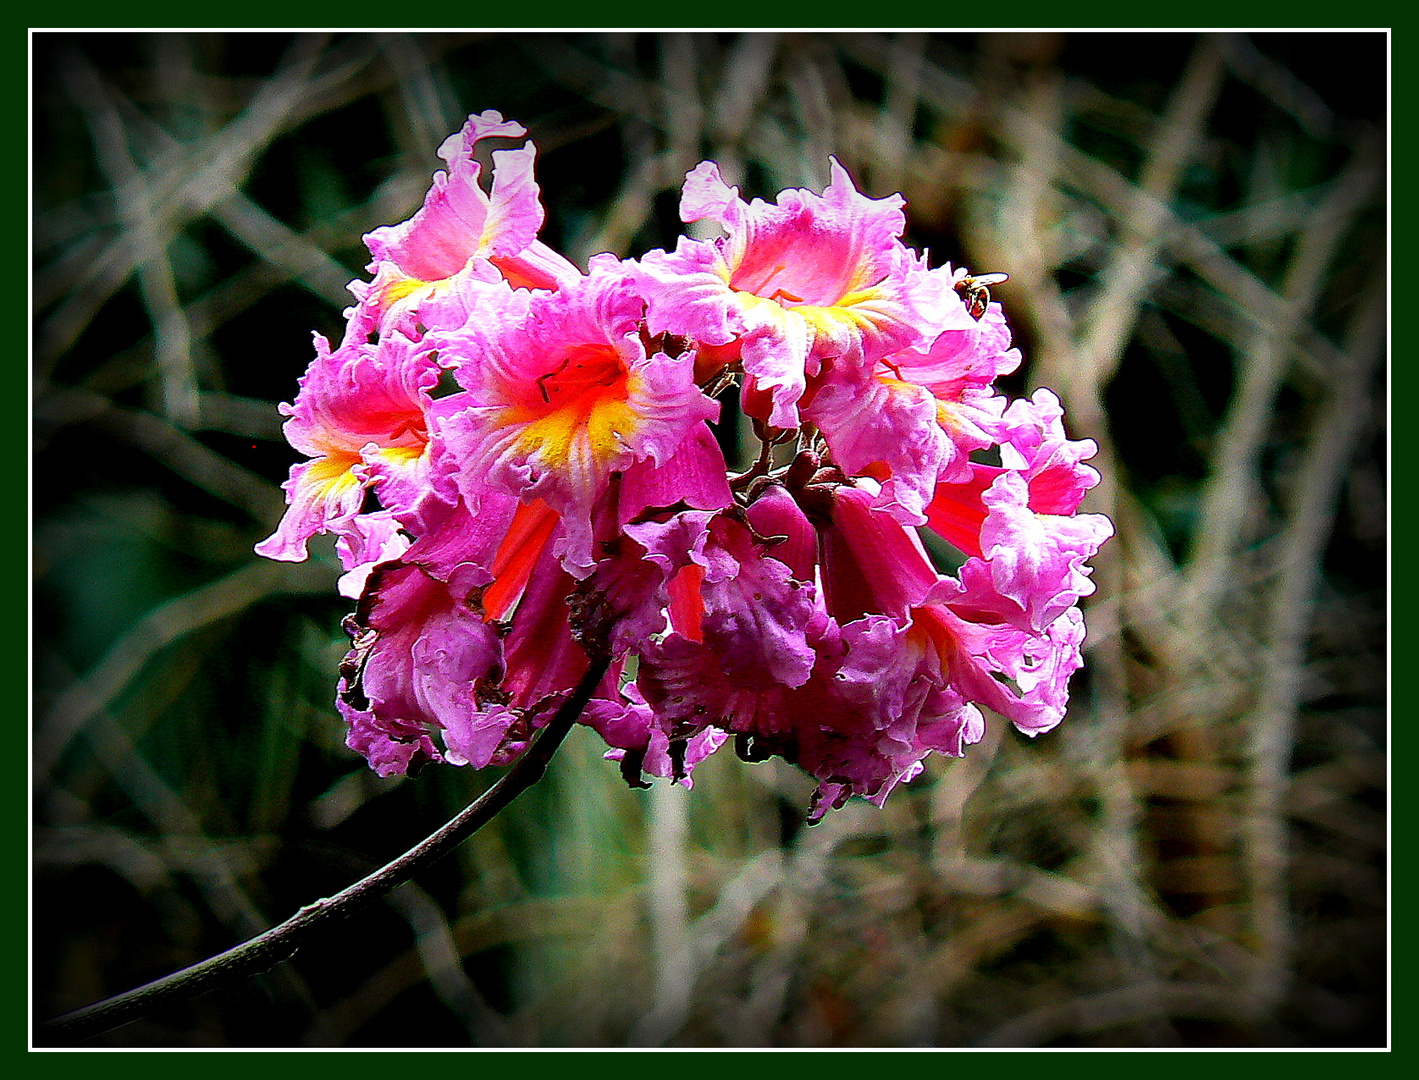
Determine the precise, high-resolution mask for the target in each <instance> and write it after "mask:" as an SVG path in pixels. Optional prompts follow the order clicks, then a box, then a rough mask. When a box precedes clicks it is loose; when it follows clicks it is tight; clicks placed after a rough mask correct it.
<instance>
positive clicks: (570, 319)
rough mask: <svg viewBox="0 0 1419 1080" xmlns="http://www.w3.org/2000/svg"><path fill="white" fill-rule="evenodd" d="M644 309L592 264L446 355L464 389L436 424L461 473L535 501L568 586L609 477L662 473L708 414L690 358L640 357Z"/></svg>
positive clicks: (455, 343)
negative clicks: (548, 513)
mask: <svg viewBox="0 0 1419 1080" xmlns="http://www.w3.org/2000/svg"><path fill="white" fill-rule="evenodd" d="M644 310H645V305H644V301H643V300H642V299H641V297H640V294H639V292H638V291H637V289H636V287H635V284H634V282H633V281H632V279H631V278H630V277H629V276H627V275H626V274H625V273H624V272H622V270H621V268H620V264H619V263H617V262H616V261H615V260H614V259H608V260H600V261H596V262H594V265H593V267H592V273H591V276H590V277H588V278H585V279H583V280H582V281H580V282H578V283H577V284H575V285H570V286H567V287H566V288H563V289H561V290H560V291H558V292H555V293H539V294H536V295H535V296H534V297H533V298H532V301H531V306H530V309H529V311H528V315H527V317H526V319H524V320H521V321H516V322H513V321H509V322H507V323H502V324H497V323H494V324H492V325H483V324H480V323H472V324H470V325H469V326H467V327H466V328H465V329H464V331H463V333H462V335H461V336H460V337H450V338H448V339H447V344H446V346H445V348H446V349H456V350H457V351H458V352H459V353H460V354H461V355H462V357H463V362H462V364H461V366H460V367H459V369H458V377H459V379H460V380H461V381H462V382H463V385H464V386H465V387H466V388H467V390H468V401H469V404H468V405H467V407H465V408H463V409H462V411H460V412H458V413H457V414H455V415H453V416H451V417H449V419H448V421H447V423H446V424H445V426H444V433H445V436H446V438H447V439H448V441H449V443H450V444H451V445H455V446H456V453H457V455H458V457H459V459H460V461H461V463H462V467H463V468H464V469H465V470H466V471H469V472H471V473H473V474H475V475H477V476H479V477H483V478H486V482H487V483H489V484H490V485H492V486H494V487H497V488H500V489H501V490H504V491H507V492H510V493H515V494H517V495H518V496H519V497H520V498H522V499H525V500H530V499H541V500H543V501H544V502H546V503H547V505H548V506H549V507H551V508H552V509H553V510H554V511H555V512H556V514H557V515H558V516H559V517H560V518H561V520H562V524H563V529H564V535H563V539H562V554H563V558H564V564H565V565H566V566H567V568H568V569H569V570H571V571H572V572H573V573H574V574H576V575H577V576H578V577H584V576H586V574H587V573H589V572H590V570H591V568H592V567H593V565H594V563H595V559H594V553H593V551H592V512H593V510H594V508H595V507H596V504H597V502H598V500H600V499H601V498H602V496H603V495H604V493H605V492H606V490H607V487H608V485H609V484H610V483H611V478H612V476H613V474H617V473H625V472H628V471H630V470H631V469H632V467H633V466H635V465H637V464H640V463H649V464H650V465H653V466H660V465H664V464H666V463H667V462H669V461H670V460H671V458H672V457H674V456H675V454H676V452H677V451H678V450H679V449H680V448H681V447H682V446H683V445H685V444H686V443H687V441H689V440H690V439H691V436H692V434H693V433H694V431H695V430H696V429H698V428H701V427H702V426H703V424H704V423H705V422H706V421H708V420H713V419H715V418H717V417H718V415H719V405H718V404H717V403H716V402H715V401H713V400H712V399H710V398H708V397H706V396H705V395H704V394H703V393H702V392H701V391H700V389H699V387H698V386H697V385H696V384H695V381H694V359H693V357H692V356H689V355H686V354H681V355H678V356H671V355H668V354H667V353H665V352H660V351H655V352H650V351H648V349H647V345H646V342H645V339H644V338H643V336H642V332H641V320H642V317H643V315H644ZM714 458H715V459H716V464H717V466H718V467H719V468H720V469H721V470H722V468H723V465H722V458H719V456H718V452H717V451H714ZM721 475H722V472H721Z"/></svg>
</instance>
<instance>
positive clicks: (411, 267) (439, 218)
mask: <svg viewBox="0 0 1419 1080" xmlns="http://www.w3.org/2000/svg"><path fill="white" fill-rule="evenodd" d="M526 133H527V130H526V129H525V128H524V127H523V126H522V125H521V124H518V123H515V122H512V121H504V120H503V118H502V116H501V114H499V113H497V112H494V111H492V110H489V111H488V112H485V113H483V114H482V115H481V116H470V117H469V118H468V122H467V123H466V124H464V126H463V130H462V131H461V132H459V133H458V134H456V135H451V136H449V137H448V138H447V139H446V140H444V143H443V145H442V146H441V147H439V157H440V158H442V159H443V160H444V162H445V164H447V166H448V170H447V171H446V172H444V171H440V172H437V173H435V174H434V180H433V186H432V187H431V188H430V189H429V193H428V195H427V196H425V198H424V205H423V206H422V207H420V208H419V210H418V211H417V212H415V214H414V216H413V217H412V218H410V219H409V220H408V221H406V222H404V223H403V224H402V225H388V226H384V227H383V228H379V229H375V230H374V231H373V232H371V233H369V234H368V235H367V236H366V237H365V244H366V246H367V247H368V248H369V249H370V254H371V255H373V256H374V258H375V261H376V262H380V261H383V260H388V261H390V262H393V263H394V264H395V265H397V266H398V267H399V269H400V270H401V271H403V272H404V273H405V274H406V275H407V276H409V277H411V278H415V279H418V280H420V281H435V280H438V279H440V278H448V277H452V276H453V275H454V274H456V273H458V272H459V271H460V270H462V269H463V267H464V265H465V264H466V263H467V262H468V260H469V259H471V258H473V257H475V256H484V257H486V256H487V255H488V254H490V253H491V252H492V251H493V250H494V249H495V248H501V249H502V250H501V251H500V252H499V253H500V254H507V253H508V252H509V251H510V250H516V249H518V248H519V247H525V246H526V245H527V244H529V243H531V241H532V238H533V237H534V236H536V234H537V230H538V228H539V227H540V226H541V224H542V206H541V203H540V202H539V201H538V195H537V185H536V184H535V183H533V182H532V178H531V173H532V155H533V153H534V151H533V148H532V147H531V146H527V147H524V148H523V150H521V151H505V152H502V153H501V154H500V155H499V156H498V157H499V164H500V165H501V164H502V163H503V162H506V166H507V167H508V168H509V170H510V172H511V174H512V175H510V176H509V177H507V178H502V180H501V182H500V178H499V177H497V176H496V175H495V176H494V179H493V188H494V191H495V192H497V193H499V195H500V198H499V201H498V205H497V208H496V212H494V210H493V207H492V206H491V203H490V200H489V197H488V195H487V193H485V192H484V191H483V189H482V188H481V187H480V186H479V184H478V177H479V174H480V172H481V171H482V169H481V166H480V165H479V164H478V162H477V161H476V160H474V157H473V149H474V147H475V145H476V144H477V143H478V142H480V141H481V140H483V139H486V138H493V137H503V138H520V137H521V136H523V135H525V134H526ZM507 154H514V155H517V156H513V157H508V156H506V155H507Z"/></svg>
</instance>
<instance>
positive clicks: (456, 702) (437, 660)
mask: <svg viewBox="0 0 1419 1080" xmlns="http://www.w3.org/2000/svg"><path fill="white" fill-rule="evenodd" d="M350 625H351V633H352V636H353V639H354V644H353V647H352V649H351V651H350V653H349V655H348V656H347V657H346V659H345V662H344V664H342V666H341V672H342V676H343V678H342V683H341V699H342V700H343V701H344V703H345V704H346V705H347V706H349V711H348V713H347V715H350V716H363V717H364V719H362V723H363V724H364V725H365V726H366V727H370V726H373V727H375V728H377V729H378V730H379V731H381V732H384V733H385V734H387V735H388V736H390V737H391V738H393V739H395V740H396V741H398V742H408V741H410V740H411V739H415V738H417V739H420V740H421V739H422V738H423V737H424V736H425V735H427V734H429V733H431V732H439V731H442V730H444V729H447V728H454V729H457V730H466V729H467V728H468V727H469V725H475V724H478V723H480V722H481V714H483V713H484V712H485V708H484V706H485V704H486V702H485V701H484V700H483V699H481V698H480V693H481V692H482V691H483V690H484V688H485V687H487V686H488V685H491V684H494V683H496V682H497V681H498V680H499V678H500V677H501V674H502V667H503V658H502V643H501V640H500V639H499V636H498V633H497V632H496V630H495V629H494V628H493V627H491V626H490V625H489V624H488V623H486V622H485V621H484V620H483V617H482V614H481V612H480V611H478V610H477V609H476V606H475V605H473V604H470V603H469V597H467V596H465V595H462V594H460V593H459V592H458V591H455V590H451V589H450V587H449V586H448V584H447V583H445V582H440V581H437V580H435V579H434V578H431V577H429V576H428V575H427V574H425V573H424V572H423V571H422V570H420V569H419V568H418V567H417V566H411V565H406V564H404V563H402V562H392V563H383V564H381V565H379V566H377V567H376V568H375V570H374V571H373V572H372V573H371V574H370V577H369V582H368V584H367V587H366V590H365V593H364V595H363V596H362V597H361V600H360V605H359V608H358V610H357V612H356V614H355V616H354V617H353V620H352V622H351V624H350ZM494 711H495V712H496V711H497V710H496V709H495V710H494ZM370 746H371V748H372V749H375V750H378V751H379V753H381V754H383V753H385V752H386V751H388V749H389V748H388V747H387V746H384V745H383V744H381V743H378V742H377V741H376V742H372V743H371V744H370ZM372 764H375V762H374V760H373V759H372ZM376 767H379V766H378V765H377V766H376Z"/></svg>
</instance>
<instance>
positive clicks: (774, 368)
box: [641, 161, 959, 428]
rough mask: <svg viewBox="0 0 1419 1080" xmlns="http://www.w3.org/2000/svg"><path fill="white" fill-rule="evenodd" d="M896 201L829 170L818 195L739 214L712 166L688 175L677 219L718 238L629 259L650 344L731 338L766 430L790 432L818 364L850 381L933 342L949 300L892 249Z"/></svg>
mask: <svg viewBox="0 0 1419 1080" xmlns="http://www.w3.org/2000/svg"><path fill="white" fill-rule="evenodd" d="M901 207H902V199H901V197H900V196H892V197H891V198H888V199H881V200H873V199H868V198H866V197H865V196H863V195H861V194H860V193H859V192H858V191H857V190H856V188H854V187H853V185H852V181H851V179H850V178H849V177H848V175H847V173H846V171H845V170H844V169H843V168H842V166H841V165H839V164H838V163H837V161H833V162H832V182H831V183H830V184H829V186H828V188H827V189H826V190H825V191H824V193H823V194H822V195H821V196H820V195H815V194H813V193H812V192H808V191H802V190H797V189H791V190H788V191H784V192H782V193H780V195H779V197H778V201H777V203H776V204H772V205H771V204H769V203H765V202H763V201H762V200H755V201H754V202H753V203H750V204H748V205H745V204H744V203H743V202H742V201H741V200H740V199H739V198H738V195H737V192H736V191H735V189H733V188H730V187H728V186H727V185H725V184H724V183H723V181H722V180H721V179H720V177H719V173H718V169H717V168H715V167H713V166H712V165H708V166H707V165H701V166H700V167H699V168H697V169H696V170H694V171H693V172H692V173H690V175H689V177H688V179H687V182H686V189H685V192H684V194H683V196H682V214H683V215H685V216H687V217H688V218H689V219H691V220H696V219H699V218H702V217H709V218H713V219H715V220H717V221H718V222H719V223H720V224H721V225H723V226H724V227H725V229H726V230H727V233H728V235H727V236H725V237H724V238H723V239H721V240H717V241H713V242H697V241H690V240H687V239H684V238H682V239H681V240H680V242H679V245H678V246H677V248H676V250H675V252H674V253H670V254H667V253H665V252H663V251H662V252H651V253H650V254H648V255H647V256H645V257H644V258H643V259H642V260H641V267H642V273H643V275H644V285H645V289H646V296H647V302H648V313H647V321H648V325H649V328H650V330H651V332H652V333H671V334H678V335H683V336H686V337H689V338H691V339H692V340H695V341H702V342H704V343H706V344H708V345H711V346H722V345H727V344H729V342H730V341H733V340H735V339H738V341H739V343H740V344H739V352H740V357H741V359H742V363H743V367H744V371H745V372H746V373H747V374H748V375H749V376H750V378H751V379H752V381H753V383H754V386H755V388H756V389H757V391H758V392H759V393H762V394H764V395H767V400H768V401H770V402H771V410H770V413H769V415H768V416H766V417H764V419H766V420H767V421H768V422H769V423H771V424H773V425H774V426H776V427H781V428H793V427H796V426H797V425H798V422H799V415H798V402H799V400H800V399H801V398H803V397H804V394H805V393H806V392H807V390H808V384H809V380H811V379H813V378H814V377H816V376H817V375H818V374H819V372H820V371H821V370H822V368H823V366H824V365H825V364H828V363H831V364H833V365H836V366H838V367H841V368H845V369H850V370H853V371H856V372H858V373H859V374H860V375H861V376H863V377H865V376H866V375H867V374H868V373H869V372H870V369H871V366H872V365H873V364H875V363H876V361H877V360H879V359H881V358H882V357H883V356H887V355H889V354H891V353H893V352H896V351H898V350H901V349H904V348H907V347H908V346H911V345H914V344H917V343H919V342H921V341H923V340H930V338H931V337H933V336H935V333H936V332H937V329H938V327H939V324H940V320H941V317H942V315H943V314H944V313H945V312H946V311H947V305H948V304H949V303H951V302H953V301H954V302H955V303H956V304H957V305H958V306H959V299H958V298H956V297H955V296H954V293H953V290H952V289H951V281H950V277H949V275H947V274H943V273H941V272H939V271H933V270H929V269H927V268H926V266H925V263H924V261H922V260H919V259H917V258H916V257H914V256H913V254H912V253H911V252H910V251H909V250H908V249H907V248H906V247H905V246H904V245H903V244H902V243H901V240H900V237H901V234H902V231H903V229H904V227H905V218H904V216H903V214H902V210H901Z"/></svg>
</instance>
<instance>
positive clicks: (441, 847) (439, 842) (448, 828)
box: [36, 655, 610, 1046]
mask: <svg viewBox="0 0 1419 1080" xmlns="http://www.w3.org/2000/svg"><path fill="white" fill-rule="evenodd" d="M609 666H610V658H609V657H608V656H605V655H598V656H595V657H593V659H592V661H591V666H590V667H589V668H588V669H587V671H586V674H584V675H583V676H582V678H581V681H580V682H579V683H578V684H577V686H576V688H575V689H574V690H573V691H572V693H571V696H570V697H568V698H567V700H566V701H564V702H563V703H562V706H561V708H559V709H558V710H557V712H556V714H555V715H554V716H553V717H552V719H551V720H550V721H548V723H547V726H546V727H545V728H543V730H542V733H541V735H539V736H538V737H537V740H536V741H535V742H534V743H533V744H532V745H531V746H530V747H528V749H527V750H526V752H525V753H523V755H522V756H521V757H520V758H518V759H517V761H516V762H515V763H514V764H513V766H512V768H510V769H509V770H508V772H507V773H506V774H505V775H504V776H503V777H502V778H501V779H500V780H498V782H497V783H496V784H494V785H493V786H492V787H491V788H489V789H488V790H487V791H486V792H484V793H483V794H482V795H481V796H479V797H478V798H477V799H476V800H474V801H473V802H472V803H471V804H469V806H468V807H467V808H465V809H464V810H463V811H461V812H460V813H459V814H458V816H456V817H455V818H453V819H452V820H451V821H449V822H448V824H447V825H445V826H443V828H441V829H439V830H438V831H437V832H436V833H434V834H432V835H431V836H429V837H428V838H427V839H425V840H423V841H422V842H420V843H419V844H417V845H415V846H414V847H412V848H410V849H409V850H408V851H406V852H405V853H404V854H403V855H401V856H399V857H398V858H397V859H394V860H393V861H392V862H390V863H387V864H386V865H385V866H383V867H381V868H380V869H379V870H376V871H375V872H374V873H372V874H370V875H369V876H368V877H365V878H362V879H361V880H359V881H357V882H355V883H354V884H353V885H351V886H349V887H348V888H346V889H344V890H343V891H341V892H339V893H337V894H335V895H334V896H331V897H326V898H323V899H320V900H316V901H315V902H313V903H310V904H307V905H306V906H305V907H303V908H301V909H300V910H299V911H298V912H296V914H294V915H292V916H291V917H290V918H289V919H287V920H286V921H285V922H283V923H281V924H280V925H279V926H274V927H272V928H271V929H270V930H267V931H266V932H265V933H264V934H260V935H258V936H257V937H254V938H252V939H251V940H249V941H245V942H243V943H242V944H240V945H237V946H234V947H233V948H231V949H228V950H227V951H226V952H223V953H218V954H217V955H216V956H213V957H210V958H208V959H206V960H203V961H201V962H200V963H197V964H194V965H192V966H191V967H187V968H183V969H182V970H181V971H176V972H173V973H172V974H171V975H167V976H164V977H163V978H161V979H157V980H155V981H154V982H150V983H147V984H145V985H143V986H139V987H136V988H135V989H133V990H129V991H127V992H126V993H122V994H117V995H115V996H114V997H111V998H106V999H105V1000H103V1001H99V1002H96V1003H94V1004H92V1005H87V1006H85V1007H84V1008H81V1009H76V1010H74V1011H73V1012H69V1013H65V1014H64V1015H62V1016H58V1017H55V1018H53V1019H50V1020H46V1021H44V1022H42V1023H41V1024H40V1025H39V1029H38V1033H37V1034H38V1038H37V1040H36V1041H37V1043H38V1044H40V1045H50V1046H67V1045H74V1044H76V1043H79V1042H82V1041H83V1040H85V1039H89V1038H92V1037H94V1036H96V1035H101V1034H103V1033H104V1032H106V1031H112V1030H113V1029H114V1028H117V1027H120V1026H122V1025H123V1024H127V1023H130V1022H131V1021H134V1020H137V1019H139V1018H141V1017H143V1016H146V1015H147V1014H148V1013H150V1012H152V1011H153V1010H154V1009H156V1008H159V1007H160V1006H163V1005H167V1004H170V1003H173V1002H176V1001H185V1000H189V999H191V998H194V997H197V996H199V995H201V994H205V993H207V992H209V991H211V990H215V989H216V988H217V987H219V986H221V985H223V984H224V983H229V982H232V981H234V980H236V979H238V978H242V977H244V976H248V975H256V974H259V973H260V972H263V971H266V970H268V969H270V968H271V967H273V966H274V965H276V964H278V963H280V962H281V961H283V960H287V959H290V957H291V956H293V955H294V954H295V952H296V950H297V948H299V946H300V944H301V942H303V941H304V940H305V939H306V938H307V937H308V936H309V935H310V934H311V933H312V932H314V931H315V930H316V929H317V928H318V927H322V926H326V925H328V924H330V923H333V922H334V921H336V920H337V919H341V918H344V917H345V916H347V915H349V914H350V913H351V912H353V911H355V910H356V909H358V908H360V907H363V906H364V905H366V904H368V903H370V902H371V901H374V900H378V899H379V898H380V897H382V896H385V895H386V894H387V893H389V892H391V891H392V890H393V889H394V888H395V887H397V886H399V885H402V884H403V883H404V882H406V881H408V880H409V879H410V878H411V877H413V876H414V874H416V873H418V872H419V871H420V870H422V869H424V868H425V867H426V866H428V865H430V864H431V863H433V862H435V861H436V860H438V859H440V858H442V857H443V856H444V855H446V854H448V853H449V852H450V851H452V850H453V849H454V848H455V847H457V846H458V845H459V844H460V843H462V842H463V841H464V840H466V839H467V838H468V837H470V836H472V835H473V834H474V833H475V832H477V831H478V830H479V829H481V828H482V827H483V826H484V825H486V824H487V823H488V822H489V821H491V820H492V819H493V818H494V817H495V816H497V814H498V813H499V812H500V811H502V810H503V809H504V808H505V807H506V806H508V804H509V803H511V802H512V801H513V799H515V798H517V796H518V795H520V794H521V793H522V792H523V791H525V790H527V789H528V788H529V787H531V786H532V785H533V784H535V783H536V782H537V781H538V780H540V779H541V777H542V774H543V773H544V772H545V771H546V768H547V763H548V762H549V761H550V760H551V757H552V754H553V753H554V752H555V751H556V749H557V747H558V746H559V745H560V744H561V742H562V739H563V738H565V737H566V734H567V732H568V731H570V730H571V727H572V725H573V724H574V723H576V721H577V719H578V718H579V717H580V716H581V714H582V711H583V710H584V709H585V708H586V704H587V702H588V701H589V700H590V699H591V695H592V693H593V692H594V691H595V689H596V687H597V685H598V684H599V683H600V682H601V680H602V679H603V678H604V677H605V675H606V671H607V669H608V667H609Z"/></svg>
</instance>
